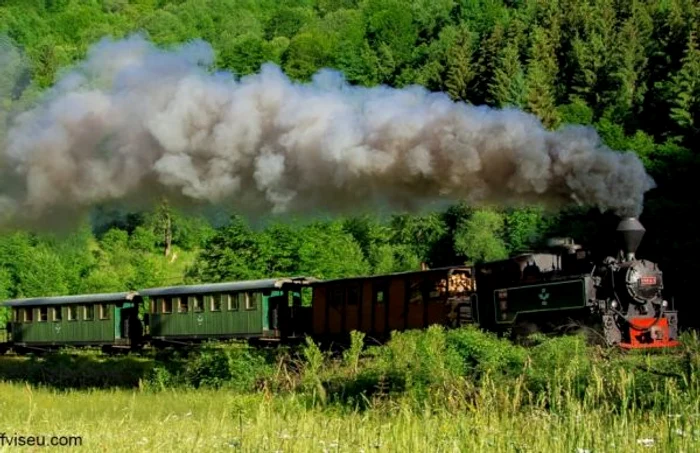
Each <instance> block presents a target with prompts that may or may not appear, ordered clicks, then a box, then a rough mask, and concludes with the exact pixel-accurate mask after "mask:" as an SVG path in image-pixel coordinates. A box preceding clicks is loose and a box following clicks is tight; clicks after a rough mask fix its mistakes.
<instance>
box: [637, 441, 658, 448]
mask: <svg viewBox="0 0 700 453" xmlns="http://www.w3.org/2000/svg"><path fill="white" fill-rule="evenodd" d="M637 443H638V444H639V445H643V446H645V447H651V446H653V445H654V439H637Z"/></svg>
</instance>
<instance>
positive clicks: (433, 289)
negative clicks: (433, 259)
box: [312, 266, 476, 341]
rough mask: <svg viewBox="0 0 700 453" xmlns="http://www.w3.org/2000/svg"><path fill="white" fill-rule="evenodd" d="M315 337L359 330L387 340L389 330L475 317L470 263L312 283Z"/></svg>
mask: <svg viewBox="0 0 700 453" xmlns="http://www.w3.org/2000/svg"><path fill="white" fill-rule="evenodd" d="M312 287H313V303H312V307H313V308H312V309H313V315H312V332H313V335H314V336H315V337H318V338H326V339H336V338H337V339H347V337H348V336H349V334H350V332H351V331H353V330H357V331H360V332H364V333H366V334H367V335H368V336H370V337H372V338H374V339H376V340H378V341H383V340H386V339H387V338H389V336H390V333H391V331H394V330H398V331H400V330H409V329H421V328H425V327H428V326H430V325H433V324H440V325H444V326H450V327H457V326H460V325H465V324H469V323H473V322H475V321H476V314H475V310H476V304H475V296H474V294H475V285H474V280H473V270H472V268H471V267H465V266H451V267H443V268H436V269H429V270H421V271H410V272H400V273H393V274H384V275H377V276H368V277H354V278H342V279H335V280H324V281H321V282H317V283H315V284H313V285H312Z"/></svg>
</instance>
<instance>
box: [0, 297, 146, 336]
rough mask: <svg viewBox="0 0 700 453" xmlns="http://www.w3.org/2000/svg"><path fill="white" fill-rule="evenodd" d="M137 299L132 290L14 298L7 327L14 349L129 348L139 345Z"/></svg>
mask: <svg viewBox="0 0 700 453" xmlns="http://www.w3.org/2000/svg"><path fill="white" fill-rule="evenodd" d="M139 301H140V298H139V296H138V295H137V293H135V292H121V293H103V294H86V295H79V296H61V297H37V298H31V299H16V300H12V301H7V302H5V303H4V304H3V305H4V306H6V307H10V308H11V309H12V319H11V321H10V323H9V325H8V326H7V327H8V329H7V330H8V336H9V339H10V340H11V341H12V343H13V344H14V346H15V348H26V349H50V348H54V347H61V346H103V347H106V348H110V347H115V348H130V347H132V346H136V345H138V344H140V342H141V337H142V333H143V332H142V326H141V323H140V320H139V318H138V304H139Z"/></svg>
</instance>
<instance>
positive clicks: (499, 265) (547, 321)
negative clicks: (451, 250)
mask: <svg viewBox="0 0 700 453" xmlns="http://www.w3.org/2000/svg"><path fill="white" fill-rule="evenodd" d="M644 233H645V229H644V227H643V226H642V224H641V223H640V222H639V220H638V219H636V218H633V217H630V218H626V219H622V220H621V221H620V223H619V224H618V227H617V235H618V240H619V244H620V245H621V250H620V253H619V255H618V256H617V257H613V256H608V257H606V258H605V259H604V260H602V262H598V263H596V262H594V261H593V260H592V259H591V253H590V251H588V250H583V249H582V248H581V247H580V246H578V245H577V244H574V243H573V242H572V241H570V240H552V241H550V244H549V245H550V247H551V251H550V252H549V253H539V254H526V255H521V256H518V257H514V258H511V259H508V260H503V261H498V262H493V263H485V264H482V265H478V266H476V274H477V276H476V279H477V293H478V295H479V298H480V299H481V300H482V303H479V304H477V307H478V309H480V310H482V312H481V313H480V314H479V320H480V324H482V325H488V326H489V327H490V328H492V329H496V330H503V328H504V327H506V326H507V327H512V328H513V329H514V330H515V331H516V333H515V335H522V334H523V333H527V332H529V331H532V330H535V329H536V330H545V331H551V330H553V329H559V330H579V331H580V330H589V331H592V332H593V333H594V335H593V337H595V334H599V335H600V339H601V340H604V342H605V344H607V345H609V346H620V347H622V348H626V349H632V348H655V347H673V346H677V345H678V341H677V338H678V314H677V312H676V311H675V310H674V309H673V307H670V306H669V303H668V301H667V300H666V299H665V298H664V294H663V289H664V285H663V272H662V271H661V270H660V269H659V266H658V264H657V263H654V262H652V261H649V260H645V259H641V260H640V259H637V257H636V251H637V249H638V247H639V244H640V243H641V240H642V238H643V236H644Z"/></svg>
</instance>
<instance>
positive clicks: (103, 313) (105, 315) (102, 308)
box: [97, 304, 109, 319]
mask: <svg viewBox="0 0 700 453" xmlns="http://www.w3.org/2000/svg"><path fill="white" fill-rule="evenodd" d="M97 307H98V310H99V312H100V319H109V309H108V307H107V304H97Z"/></svg>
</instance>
